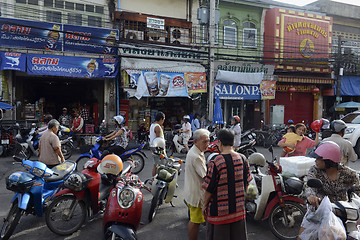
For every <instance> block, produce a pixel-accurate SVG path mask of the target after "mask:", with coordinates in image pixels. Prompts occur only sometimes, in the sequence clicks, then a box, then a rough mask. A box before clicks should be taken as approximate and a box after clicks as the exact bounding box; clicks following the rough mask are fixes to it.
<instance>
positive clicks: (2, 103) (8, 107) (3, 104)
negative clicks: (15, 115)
mask: <svg viewBox="0 0 360 240" xmlns="http://www.w3.org/2000/svg"><path fill="white" fill-rule="evenodd" d="M12 108H13V106H11V105H9V104H7V103H4V102H0V109H5V110H10V109H12Z"/></svg>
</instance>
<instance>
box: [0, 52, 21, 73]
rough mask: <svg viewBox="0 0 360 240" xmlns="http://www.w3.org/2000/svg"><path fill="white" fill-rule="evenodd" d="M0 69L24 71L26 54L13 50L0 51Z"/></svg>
mask: <svg viewBox="0 0 360 240" xmlns="http://www.w3.org/2000/svg"><path fill="white" fill-rule="evenodd" d="M0 70H16V71H22V72H25V71H26V54H25V53H15V52H1V53H0Z"/></svg>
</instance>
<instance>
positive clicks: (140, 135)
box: [137, 123, 150, 148]
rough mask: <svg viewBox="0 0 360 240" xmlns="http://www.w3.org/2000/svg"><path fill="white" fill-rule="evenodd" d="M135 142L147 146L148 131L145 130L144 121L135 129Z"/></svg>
mask: <svg viewBox="0 0 360 240" xmlns="http://www.w3.org/2000/svg"><path fill="white" fill-rule="evenodd" d="M137 142H138V143H139V144H145V147H146V148H149V144H150V143H149V131H148V130H146V127H145V123H143V124H141V125H140V126H139V129H138V130H137Z"/></svg>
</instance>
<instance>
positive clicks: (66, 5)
mask: <svg viewBox="0 0 360 240" xmlns="http://www.w3.org/2000/svg"><path fill="white" fill-rule="evenodd" d="M74 7H75V3H72V2H65V9H69V10H74Z"/></svg>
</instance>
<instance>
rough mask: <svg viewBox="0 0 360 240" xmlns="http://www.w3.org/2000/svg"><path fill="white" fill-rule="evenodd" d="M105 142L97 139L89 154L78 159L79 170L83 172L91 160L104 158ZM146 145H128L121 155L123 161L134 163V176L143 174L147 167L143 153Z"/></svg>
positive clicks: (100, 138) (84, 154)
mask: <svg viewBox="0 0 360 240" xmlns="http://www.w3.org/2000/svg"><path fill="white" fill-rule="evenodd" d="M103 143H104V141H103V138H102V137H101V136H99V137H97V138H96V141H95V144H94V145H93V146H92V147H91V149H90V151H89V152H86V153H83V154H81V155H80V156H79V157H78V159H77V160H76V164H77V170H78V171H82V170H83V169H84V164H85V163H86V162H87V161H88V160H89V159H90V158H97V159H101V158H102V152H101V150H100V149H101V147H102V145H103ZM144 146H145V144H141V145H132V146H130V145H128V146H127V147H126V151H125V152H124V153H123V154H121V155H120V156H119V157H120V158H121V160H123V161H126V160H131V161H132V162H133V163H134V168H133V169H132V172H133V173H134V174H138V173H139V172H141V171H142V170H143V168H144V166H145V159H146V158H147V157H146V155H145V153H144V152H143V151H142V149H143V148H144Z"/></svg>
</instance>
